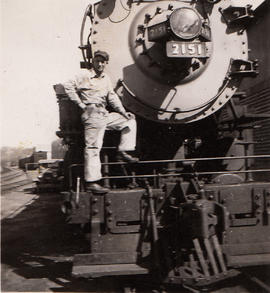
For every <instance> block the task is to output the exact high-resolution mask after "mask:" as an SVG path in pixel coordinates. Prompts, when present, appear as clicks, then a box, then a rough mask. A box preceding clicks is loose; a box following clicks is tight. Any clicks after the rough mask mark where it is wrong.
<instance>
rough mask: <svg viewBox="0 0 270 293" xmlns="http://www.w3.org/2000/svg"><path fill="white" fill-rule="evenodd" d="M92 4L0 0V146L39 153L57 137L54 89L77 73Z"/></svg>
mask: <svg viewBox="0 0 270 293" xmlns="http://www.w3.org/2000/svg"><path fill="white" fill-rule="evenodd" d="M237 1H240V2H245V1H248V0H237ZM90 2H91V0H0V3H1V10H0V11H1V18H0V19H1V27H0V28H1V46H0V47H1V51H0V52H1V64H0V65H1V66H0V68H1V140H0V145H1V146H14V147H19V146H21V147H34V146H35V147H37V149H38V150H42V149H44V148H48V147H49V146H50V144H51V142H52V141H53V140H55V139H56V138H57V137H56V135H55V132H56V131H57V130H58V127H59V123H58V119H59V113H58V105H57V102H56V97H55V93H54V90H53V85H54V84H57V83H61V82H64V81H66V80H67V79H69V78H70V77H72V76H74V74H75V73H76V72H78V70H79V63H80V61H81V60H82V57H81V52H80V50H79V49H78V46H79V37H80V27H81V22H82V18H83V15H84V12H85V9H86V7H87V5H88V4H89V3H90ZM92 2H95V1H93V0H92ZM248 2H249V1H248ZM260 2H262V0H253V2H252V3H253V5H254V6H257V5H258V3H260ZM254 8H255V7H254Z"/></svg>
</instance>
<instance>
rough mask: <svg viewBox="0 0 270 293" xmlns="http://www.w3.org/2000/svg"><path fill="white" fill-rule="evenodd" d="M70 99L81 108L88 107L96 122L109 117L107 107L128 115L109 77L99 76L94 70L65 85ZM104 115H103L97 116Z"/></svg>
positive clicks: (81, 74) (87, 71) (89, 114)
mask: <svg viewBox="0 0 270 293" xmlns="http://www.w3.org/2000/svg"><path fill="white" fill-rule="evenodd" d="M63 86H64V88H65V91H66V93H67V95H68V96H69V98H70V99H71V100H72V101H73V102H75V103H76V104H78V105H79V106H80V107H81V108H85V106H84V105H86V106H87V111H88V116H89V118H91V117H92V118H93V119H94V120H95V119H97V118H101V117H102V115H103V116H105V117H106V116H107V113H108V111H107V110H106V106H107V105H110V106H111V107H112V108H113V109H114V110H115V111H116V112H118V113H126V111H125V108H124V107H123V105H122V103H121V101H120V99H119V97H118V95H117V94H116V93H115V92H114V90H113V87H112V84H111V81H110V78H109V76H108V75H107V74H106V73H102V74H101V75H100V76H97V75H96V73H95V71H94V70H93V69H90V70H85V71H84V72H82V73H80V74H78V75H76V76H75V78H74V79H73V80H69V81H68V82H66V83H64V84H63ZM97 114H102V115H97Z"/></svg>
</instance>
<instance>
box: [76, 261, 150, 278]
mask: <svg viewBox="0 0 270 293" xmlns="http://www.w3.org/2000/svg"><path fill="white" fill-rule="evenodd" d="M148 273H149V270H148V269H146V268H142V267H140V266H139V265H137V264H106V265H83V266H82V265H81V266H76V265H75V266H73V269H72V276H73V277H76V278H79V277H82V278H99V277H105V276H122V275H123V276H124V275H144V274H148Z"/></svg>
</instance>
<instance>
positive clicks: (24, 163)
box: [19, 151, 47, 170]
mask: <svg viewBox="0 0 270 293" xmlns="http://www.w3.org/2000/svg"><path fill="white" fill-rule="evenodd" d="M45 159H47V152H44V151H38V152H36V151H34V152H33V153H32V155H31V156H28V157H25V158H22V159H20V160H19V168H20V169H22V170H34V169H37V168H38V161H39V160H45Z"/></svg>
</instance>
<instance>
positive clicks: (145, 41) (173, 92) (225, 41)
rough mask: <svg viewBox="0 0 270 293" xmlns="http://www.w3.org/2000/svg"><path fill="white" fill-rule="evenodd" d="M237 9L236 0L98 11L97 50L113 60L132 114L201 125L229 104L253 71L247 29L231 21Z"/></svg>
mask: <svg viewBox="0 0 270 293" xmlns="http://www.w3.org/2000/svg"><path fill="white" fill-rule="evenodd" d="M232 8H233V5H232V2H231V1H230V0H223V1H219V2H218V3H215V2H208V1H196V2H193V1H190V2H188V1H152V2H150V3H149V2H147V1H145V2H144V1H119V0H115V1H111V0H103V1H101V2H98V3H97V4H96V5H95V7H94V11H93V18H92V36H91V44H92V51H97V50H105V51H107V52H108V53H109V55H110V56H111V61H110V63H109V65H108V71H109V74H110V76H111V77H112V78H113V81H114V83H115V84H116V83H117V82H118V81H119V80H121V87H120V88H119V89H118V94H119V95H120V96H121V97H122V100H123V103H124V105H125V107H126V108H128V109H129V110H130V111H132V112H133V113H135V114H137V115H139V116H141V117H143V118H146V119H148V120H152V121H156V122H163V123H170V124H181V123H190V122H193V121H198V120H200V119H203V118H205V117H207V116H209V115H211V114H213V113H214V112H216V111H217V110H218V109H220V108H221V107H222V106H224V104H225V103H226V102H227V101H228V100H229V99H230V98H231V97H232V95H233V94H234V93H235V91H236V90H237V88H238V86H239V83H240V81H241V79H242V76H243V75H244V74H243V72H245V71H246V67H247V66H249V65H250V64H249V61H248V43H247V35H246V32H245V30H244V28H245V25H246V23H245V21H244V22H243V21H242V22H237V21H232V20H235V18H236V17H235V15H236V14H235V9H236V10H237V8H234V9H232ZM228 19H229V20H228ZM112 36H113V38H112ZM235 72H237V74H235ZM238 73H239V74H238Z"/></svg>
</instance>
